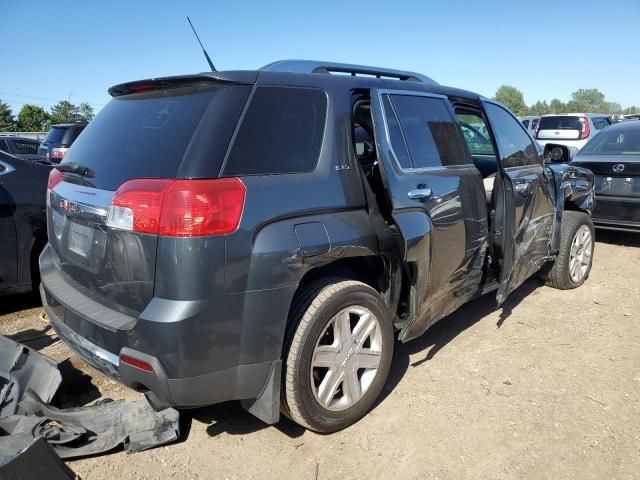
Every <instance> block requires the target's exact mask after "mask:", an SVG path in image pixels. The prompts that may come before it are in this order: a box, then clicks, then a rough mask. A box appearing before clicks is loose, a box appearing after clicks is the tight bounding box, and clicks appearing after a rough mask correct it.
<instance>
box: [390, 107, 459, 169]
mask: <svg viewBox="0 0 640 480" xmlns="http://www.w3.org/2000/svg"><path fill="white" fill-rule="evenodd" d="M389 97H390V100H391V102H390V103H391V104H392V106H393V110H394V112H395V114H396V116H397V119H398V123H399V124H400V130H401V131H402V132H401V133H402V135H403V138H404V142H405V144H406V147H407V150H408V152H409V159H408V160H409V162H410V164H411V167H412V168H428V167H442V166H445V167H446V166H451V165H464V164H465V163H466V158H465V154H464V150H463V149H462V144H461V143H460V135H459V133H458V127H457V126H456V124H455V122H454V121H453V119H452V118H451V114H450V113H449V110H448V109H447V106H446V104H445V103H444V100H442V99H440V98H431V97H421V96H413V95H389ZM385 104H386V103H385ZM385 110H386V108H385ZM389 134H390V136H392V137H393V136H394V135H393V134H392V132H391V130H390V132H389ZM394 141H397V140H395V139H392V146H393V147H394V150H395V144H394ZM396 154H397V155H398V156H400V155H399V154H398V152H396ZM398 160H399V162H400V164H401V165H402V164H403V160H402V159H400V158H399V159H398ZM404 163H406V160H405V161H404Z"/></svg>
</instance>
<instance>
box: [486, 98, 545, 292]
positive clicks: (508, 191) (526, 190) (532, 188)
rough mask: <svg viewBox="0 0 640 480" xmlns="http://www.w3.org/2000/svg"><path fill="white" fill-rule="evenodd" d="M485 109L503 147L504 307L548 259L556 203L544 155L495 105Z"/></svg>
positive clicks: (500, 252)
mask: <svg viewBox="0 0 640 480" xmlns="http://www.w3.org/2000/svg"><path fill="white" fill-rule="evenodd" d="M483 107H484V110H485V113H486V116H487V118H488V119H489V123H490V125H491V129H492V131H493V134H494V137H495V141H496V145H497V147H498V158H499V171H498V176H497V177H496V187H494V188H495V189H496V190H495V192H494V197H495V202H496V205H495V221H494V225H493V251H494V255H495V256H496V257H497V260H498V265H499V270H500V286H499V288H498V293H497V300H498V304H501V303H502V302H503V301H504V300H505V299H506V298H507V296H508V295H509V294H510V293H511V292H512V291H513V290H515V289H516V288H518V287H519V286H520V285H521V284H522V283H523V282H524V281H525V280H526V279H527V278H529V277H530V276H531V275H532V274H534V273H535V272H537V271H538V270H539V269H540V268H541V267H542V265H543V264H544V263H545V262H546V261H547V260H548V259H549V253H550V247H551V238H552V234H553V229H554V221H555V202H554V196H553V189H552V188H551V177H547V174H546V173H545V170H544V162H543V158H542V155H541V154H540V152H539V151H538V149H537V148H536V146H535V145H534V143H533V140H532V139H531V137H530V136H529V134H528V133H527V132H526V131H525V129H524V127H523V126H522V125H521V124H520V122H519V121H518V120H517V119H516V118H515V117H514V116H513V115H512V114H511V113H510V112H509V111H508V110H506V109H505V108H503V107H502V106H500V105H498V104H496V103H493V102H489V101H484V102H483Z"/></svg>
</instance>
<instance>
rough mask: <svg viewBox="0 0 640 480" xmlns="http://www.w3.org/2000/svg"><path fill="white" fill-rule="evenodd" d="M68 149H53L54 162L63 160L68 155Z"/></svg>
mask: <svg viewBox="0 0 640 480" xmlns="http://www.w3.org/2000/svg"><path fill="white" fill-rule="evenodd" d="M67 150H69V149H68V148H52V149H51V158H52V159H54V160H62V159H63V158H64V156H65V154H66V153H67Z"/></svg>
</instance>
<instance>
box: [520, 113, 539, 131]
mask: <svg viewBox="0 0 640 480" xmlns="http://www.w3.org/2000/svg"><path fill="white" fill-rule="evenodd" d="M518 120H520V123H522V125H524V128H526V129H527V130H529V133H531V135H533V132H535V130H536V127H537V126H538V122H539V121H540V117H539V116H536V115H528V116H526V117H518Z"/></svg>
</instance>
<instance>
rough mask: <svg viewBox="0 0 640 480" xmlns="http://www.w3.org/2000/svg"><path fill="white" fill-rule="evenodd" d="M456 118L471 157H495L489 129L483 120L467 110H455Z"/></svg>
mask: <svg viewBox="0 0 640 480" xmlns="http://www.w3.org/2000/svg"><path fill="white" fill-rule="evenodd" d="M456 118H457V119H458V124H459V125H460V128H461V129H462V134H463V135H464V140H465V141H466V142H467V145H468V147H469V151H470V152H471V155H492V156H495V154H496V153H495V152H494V150H493V144H492V143H491V138H490V137H489V129H488V128H487V124H486V123H485V121H484V118H482V117H481V116H480V115H479V114H478V113H475V112H473V111H469V110H456ZM494 161H495V160H494Z"/></svg>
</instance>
